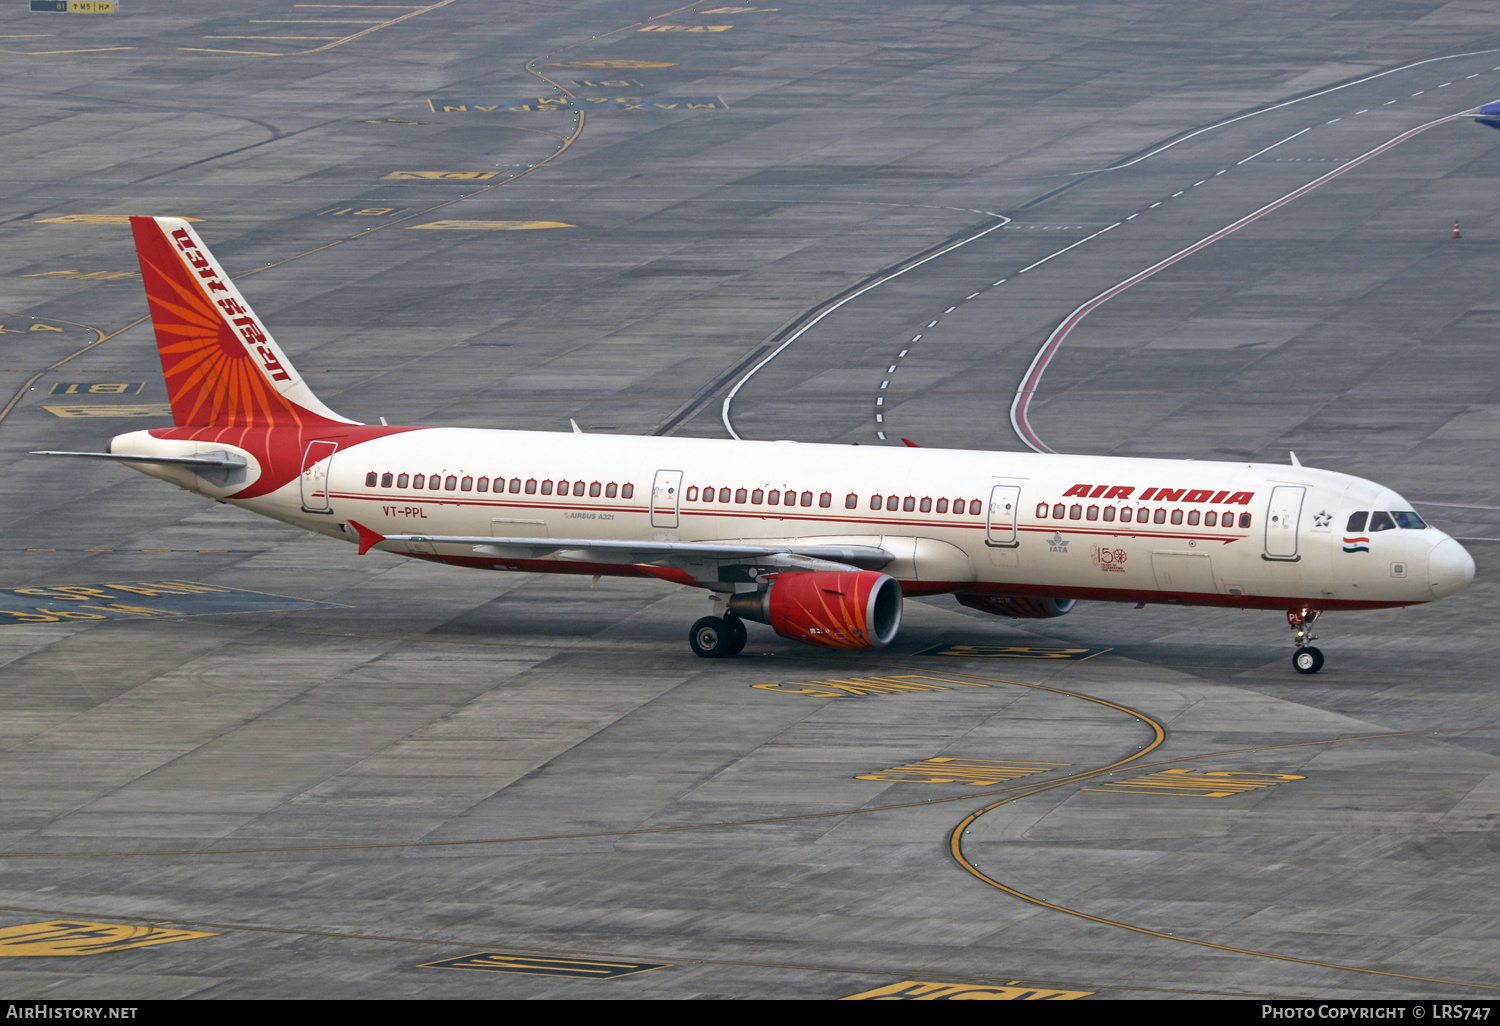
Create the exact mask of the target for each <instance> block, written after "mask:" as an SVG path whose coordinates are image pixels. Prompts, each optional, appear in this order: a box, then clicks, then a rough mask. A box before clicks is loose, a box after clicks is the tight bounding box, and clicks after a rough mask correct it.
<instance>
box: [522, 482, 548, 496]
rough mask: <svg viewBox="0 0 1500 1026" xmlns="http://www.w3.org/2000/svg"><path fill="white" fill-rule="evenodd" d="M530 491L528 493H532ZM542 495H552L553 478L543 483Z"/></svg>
mask: <svg viewBox="0 0 1500 1026" xmlns="http://www.w3.org/2000/svg"><path fill="white" fill-rule="evenodd" d="M530 490H531V489H529V488H528V489H527V491H530ZM542 494H543V495H551V494H552V480H551V478H548V479H547V480H546V481H543V482H542Z"/></svg>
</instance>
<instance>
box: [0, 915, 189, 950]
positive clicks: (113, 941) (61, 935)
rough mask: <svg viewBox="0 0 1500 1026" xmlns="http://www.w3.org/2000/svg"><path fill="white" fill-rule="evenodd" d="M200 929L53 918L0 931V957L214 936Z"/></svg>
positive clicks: (122, 948) (115, 948) (123, 946)
mask: <svg viewBox="0 0 1500 1026" xmlns="http://www.w3.org/2000/svg"><path fill="white" fill-rule="evenodd" d="M217 936H218V934H216V933H205V932H203V931H201V930H173V929H168V928H167V927H164V926H125V925H122V924H120V923H88V922H82V921H80V920H77V919H53V920H50V921H49V922H45V923H27V924H26V925H24V926H7V927H4V928H0V957H12V958H14V957H19V956H27V955H30V956H37V955H102V954H104V953H105V952H106V951H123V950H125V949H126V948H145V947H150V946H151V945H153V944H171V943H172V942H173V941H183V940H193V939H195V938H198V937H217Z"/></svg>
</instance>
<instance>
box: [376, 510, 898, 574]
mask: <svg viewBox="0 0 1500 1026" xmlns="http://www.w3.org/2000/svg"><path fill="white" fill-rule="evenodd" d="M349 526H350V527H353V528H354V529H355V530H357V531H358V532H359V551H360V554H361V555H363V554H364V553H366V552H368V551H370V549H372V548H374V547H375V546H377V545H379V544H380V543H381V542H386V541H393V542H430V543H433V544H437V545H470V546H473V548H474V551H475V552H477V553H479V554H480V555H486V556H499V557H501V558H507V557H508V558H511V559H540V558H541V557H543V556H548V555H556V556H557V557H558V558H561V559H570V560H577V561H579V562H590V563H654V562H661V561H663V560H667V561H674V562H675V561H690V562H700V561H719V560H734V559H749V560H755V559H767V558H771V557H776V556H802V557H804V558H807V559H812V560H823V561H827V562H829V563H841V564H845V565H848V566H854V567H859V568H861V569H867V570H878V569H879V568H880V567H883V566H885V565H886V564H887V563H889V562H891V560H893V559H895V558H896V557H895V556H894V555H893V554H891V553H889V552H887V551H886V550H885V549H882V548H879V547H877V546H874V545H817V544H808V545H802V544H797V543H782V544H774V545H755V544H750V543H743V542H667V541H620V540H618V539H603V538H494V537H488V536H484V535H475V536H468V535H433V534H390V535H382V534H379V533H378V532H375V531H372V530H370V529H369V528H368V527H365V526H364V525H363V524H359V523H356V522H354V521H350V523H349Z"/></svg>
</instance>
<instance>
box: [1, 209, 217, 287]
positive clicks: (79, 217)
mask: <svg viewBox="0 0 1500 1026" xmlns="http://www.w3.org/2000/svg"><path fill="white" fill-rule="evenodd" d="M173 216H174V217H176V218H177V219H178V220H180V221H193V222H195V223H196V222H200V221H202V220H203V218H201V217H182V216H181V215H177V214H174V215H173ZM31 223H32V224H129V223H130V215H129V214H63V215H62V216H61V217H44V218H41V219H40V220H37V221H33V222H31ZM27 277H29V275H28V276H27Z"/></svg>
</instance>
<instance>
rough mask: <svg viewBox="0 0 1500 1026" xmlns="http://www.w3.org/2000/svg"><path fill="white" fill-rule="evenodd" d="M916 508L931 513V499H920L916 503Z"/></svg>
mask: <svg viewBox="0 0 1500 1026" xmlns="http://www.w3.org/2000/svg"><path fill="white" fill-rule="evenodd" d="M917 509H919V510H921V511H922V512H923V513H931V512H932V500H931V499H928V498H923V499H922V501H921V502H920V503H918V504H917Z"/></svg>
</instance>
